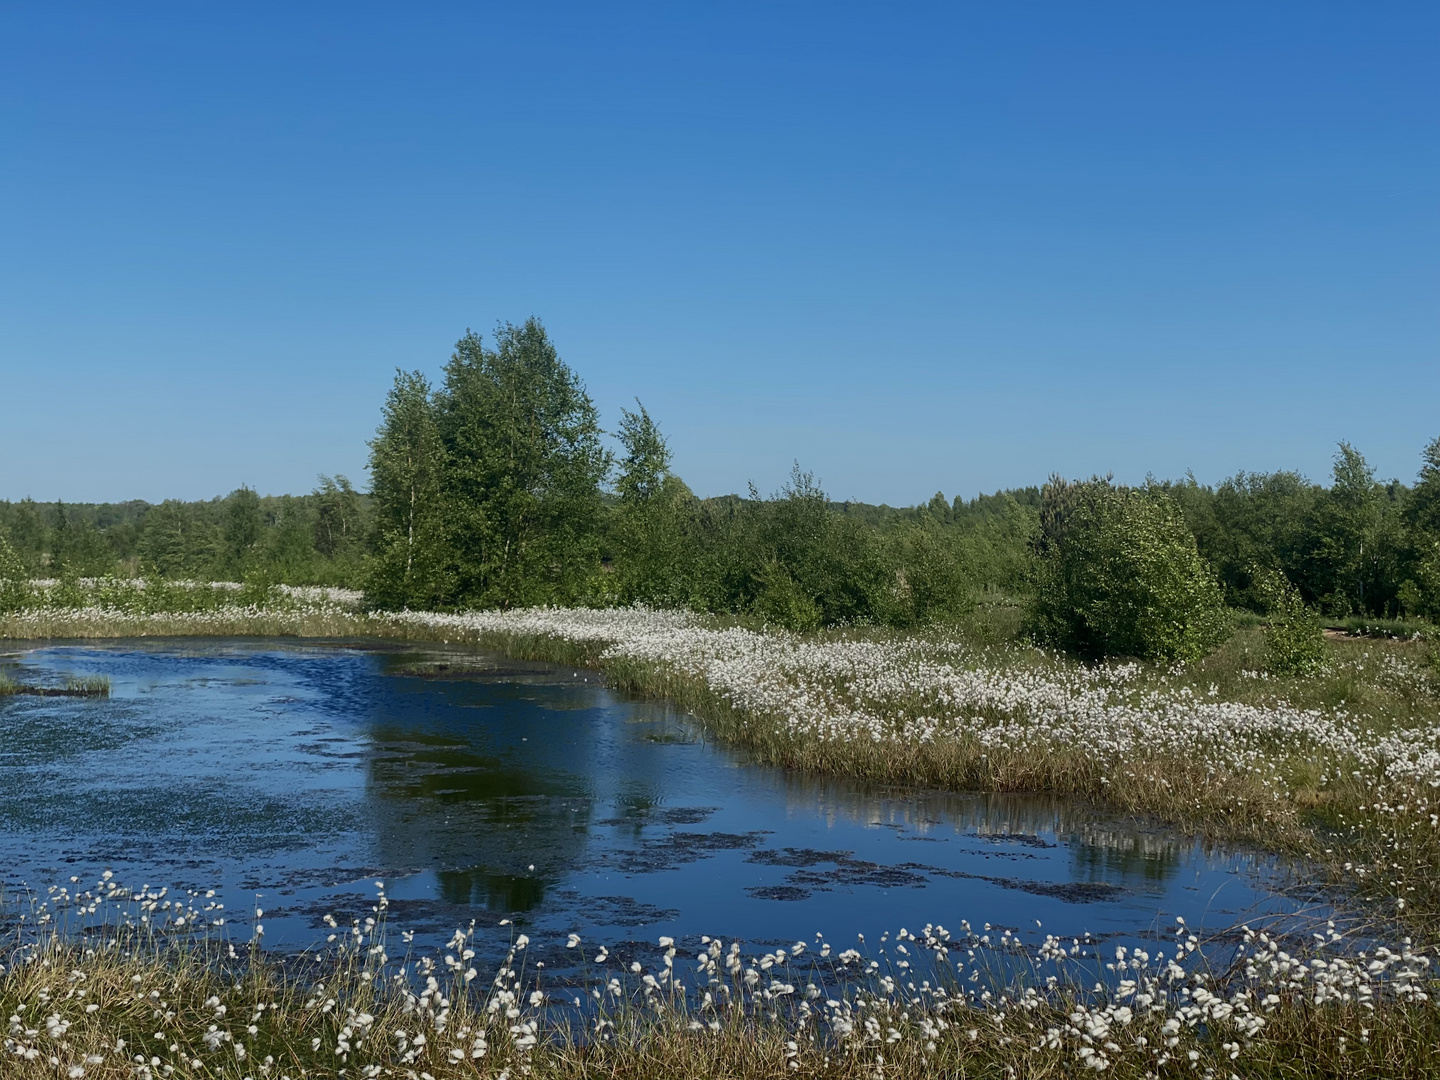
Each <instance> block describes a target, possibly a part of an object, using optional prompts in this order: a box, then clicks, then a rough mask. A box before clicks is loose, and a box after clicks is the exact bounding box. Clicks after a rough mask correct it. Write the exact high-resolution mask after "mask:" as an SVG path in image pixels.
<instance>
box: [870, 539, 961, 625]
mask: <svg viewBox="0 0 1440 1080" xmlns="http://www.w3.org/2000/svg"><path fill="white" fill-rule="evenodd" d="M893 559H894V562H895V589H894V595H893V598H892V602H891V605H890V610H889V611H888V612H887V615H888V618H887V619H886V620H885V621H886V622H888V623H889V624H890V625H892V626H902V627H903V626H923V625H925V624H927V623H934V622H953V621H955V620H957V619H959V618H961V617H963V616H964V615H966V614H967V613H968V612H969V611H970V610H971V609H972V608H974V606H975V591H974V587H973V585H972V583H971V581H970V575H969V573H968V572H967V567H966V566H965V564H964V562H963V561H962V558H961V556H960V553H959V552H958V551H957V550H956V543H955V540H954V538H953V535H949V536H947V534H946V533H945V532H944V531H943V530H942V529H940V528H939V527H936V526H926V525H918V526H912V527H909V528H906V529H902V530H900V531H899V533H898V534H897V535H896V537H895V539H894V550H893Z"/></svg>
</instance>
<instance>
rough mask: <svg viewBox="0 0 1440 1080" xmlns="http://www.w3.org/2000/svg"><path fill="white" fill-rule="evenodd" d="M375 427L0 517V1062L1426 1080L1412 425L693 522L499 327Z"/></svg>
mask: <svg viewBox="0 0 1440 1080" xmlns="http://www.w3.org/2000/svg"><path fill="white" fill-rule="evenodd" d="M370 448H371V456H370V480H371V482H370V486H369V489H368V490H367V491H363V492H362V491H359V490H357V489H356V488H354V487H353V486H352V485H351V484H350V483H349V481H347V480H345V479H344V478H343V477H333V478H332V477H322V478H321V483H320V485H319V486H318V487H317V488H316V490H315V491H314V492H313V493H311V494H309V495H305V496H295V497H288V496H287V497H280V498H273V497H265V498H262V497H260V496H259V495H258V494H257V493H256V492H254V491H252V490H250V489H248V488H242V489H240V490H238V491H235V492H233V493H232V494H230V495H228V496H225V497H223V498H217V499H215V500H212V501H209V502H201V503H184V502H178V501H172V502H166V503H163V504H159V505H149V504H138V503H127V504H113V505H112V504H97V505H70V506H67V505H62V504H38V503H33V502H30V501H22V502H18V503H17V502H9V503H0V771H3V777H0V854H3V859H4V866H5V871H4V889H5V892H4V897H3V905H0V930H3V933H4V935H5V937H4V946H3V956H0V964H3V970H0V1012H3V1015H4V1017H6V1018H8V1028H7V1033H6V1034H5V1036H4V1055H5V1056H4V1058H3V1062H4V1066H5V1070H6V1072H5V1075H7V1076H8V1075H15V1076H17V1077H31V1076H33V1077H41V1076H47V1077H48V1076H56V1075H60V1076H68V1077H75V1078H78V1077H82V1076H100V1077H104V1076H131V1077H143V1078H147V1080H154V1078H158V1077H170V1076H177V1077H190V1076H195V1077H212V1076H225V1077H236V1078H240V1077H258V1076H265V1077H289V1078H291V1080H295V1078H298V1077H300V1076H317V1077H318V1076H338V1075H342V1074H343V1075H345V1076H359V1077H379V1076H398V1077H414V1078H417V1080H426V1078H432V1080H441V1078H445V1077H469V1076H487V1077H490V1076H496V1077H498V1076H507V1077H516V1076H521V1075H529V1076H537V1077H548V1076H554V1077H568V1076H577V1077H579V1076H595V1077H600V1076H606V1077H627V1076H636V1077H639V1076H653V1075H667V1076H696V1077H699V1076H713V1075H720V1074H723V1075H733V1076H737V1077H752V1076H753V1077H760V1076H770V1075H775V1076H782V1075H802V1076H809V1075H813V1076H835V1077H849V1076H855V1077H860V1076H864V1077H871V1076H895V1077H923V1076H937V1077H938V1076H959V1075H967V1076H968V1075H994V1076H1048V1075H1068V1074H1071V1073H1073V1072H1075V1071H1077V1070H1082V1069H1084V1070H1095V1071H1099V1072H1106V1073H1113V1074H1115V1075H1118V1076H1136V1077H1140V1076H1155V1075H1204V1076H1230V1075H1243V1076H1263V1075H1274V1076H1323V1075H1333V1074H1335V1073H1337V1072H1345V1073H1348V1074H1351V1075H1354V1076H1377V1077H1379V1076H1395V1075H1417V1076H1418V1075H1423V1074H1426V1073H1433V1072H1435V1071H1436V1070H1440V1010H1437V1004H1436V996H1435V993H1436V990H1437V988H1440V983H1437V973H1436V968H1435V965H1434V961H1433V957H1434V955H1435V947H1436V945H1437V943H1440V872H1437V871H1440V639H1437V632H1436V629H1435V625H1434V620H1436V618H1437V617H1440V607H1437V604H1440V589H1437V583H1440V577H1437V574H1440V439H1437V440H1435V441H1434V442H1432V443H1430V444H1429V446H1428V447H1426V448H1425V449H1424V451H1423V453H1422V454H1421V457H1420V462H1419V467H1418V471H1417V475H1416V477H1415V479H1414V481H1413V482H1412V483H1402V482H1400V481H1391V482H1381V481H1380V480H1378V479H1377V478H1376V477H1375V475H1374V471H1373V469H1371V468H1370V466H1369V465H1368V464H1367V462H1366V460H1365V458H1364V456H1363V455H1362V454H1361V452H1360V451H1359V450H1357V449H1355V448H1354V447H1351V446H1350V445H1348V444H1343V443H1342V444H1340V446H1339V447H1338V448H1337V450H1336V453H1335V458H1334V471H1333V475H1332V476H1331V477H1330V478H1329V480H1328V483H1325V484H1321V483H1313V482H1311V481H1309V480H1306V479H1305V478H1303V477H1301V476H1300V475H1298V474H1296V473H1284V472H1281V473H1270V474H1240V475H1238V476H1235V477H1233V478H1232V479H1230V480H1227V481H1225V482H1224V483H1222V484H1220V485H1218V486H1216V487H1207V486H1204V485H1201V484H1199V483H1197V482H1196V481H1194V480H1193V478H1192V479H1187V480H1186V481H1183V482H1178V483H1169V482H1159V481H1151V482H1149V483H1147V484H1146V485H1144V486H1141V487H1127V486H1124V485H1120V484H1116V483H1114V482H1113V481H1112V480H1110V479H1108V478H1100V477H1095V478H1091V479H1088V480H1084V479H1082V480H1067V479H1064V478H1060V477H1051V478H1050V479H1049V480H1048V481H1047V482H1045V483H1044V484H1042V485H1037V486H1035V487H1031V488H1025V489H1018V490H1011V491H1002V492H998V493H996V494H995V495H992V496H983V497H979V498H976V499H973V500H968V501H967V500H963V499H954V500H947V499H946V498H945V497H944V496H942V495H937V496H936V497H935V498H934V499H932V500H930V502H928V503H926V504H923V505H919V506H915V507H910V508H900V509H897V508H891V507H886V506H871V505H863V504H858V503H837V502H834V501H832V500H831V499H830V498H829V497H828V496H827V495H826V494H825V492H824V491H823V490H821V488H820V487H819V486H818V485H817V483H816V482H815V480H814V479H813V478H812V477H811V476H810V475H809V474H807V473H805V472H803V471H801V470H800V468H799V467H798V466H797V467H796V469H795V470H794V472H793V473H792V476H791V479H790V481H789V483H788V484H787V485H786V486H785V487H784V488H783V489H782V490H781V491H779V492H776V493H774V494H773V495H769V496H765V495H762V494H760V493H759V492H757V491H755V490H754V489H753V488H752V489H751V490H750V491H749V492H748V493H747V494H746V495H745V496H743V497H742V496H731V497H726V498H720V499H700V498H697V497H696V496H694V495H693V494H692V493H691V491H690V489H689V488H688V487H687V486H686V485H685V483H684V482H683V481H682V480H681V479H680V478H679V477H678V476H676V475H675V474H674V473H673V472H672V469H671V456H670V450H669V446H668V443H667V439H666V437H665V436H664V434H663V433H662V431H661V428H660V425H659V424H658V423H657V422H656V421H655V420H654V419H653V418H652V417H651V416H650V414H649V413H648V412H647V411H646V410H645V408H644V407H643V406H639V405H637V408H636V410H635V411H633V412H632V411H628V410H627V411H624V412H622V413H621V415H620V417H619V423H618V425H617V426H616V429H615V431H614V438H613V440H612V441H610V442H607V440H606V436H605V434H604V432H603V431H602V428H601V425H600V418H599V415H598V412H597V410H596V409H595V407H594V405H593V404H592V403H591V401H590V399H589V397H588V395H587V394H586V392H585V389H584V386H583V384H582V383H581V382H580V380H579V378H578V377H577V376H576V375H575V373H574V372H573V371H572V370H571V369H570V368H569V367H568V366H566V365H565V364H564V363H563V362H562V361H561V360H560V358H559V356H558V353H557V352H556V350H555V347H554V345H553V344H552V343H551V341H550V339H549V336H548V334H547V332H546V331H545V329H544V327H543V326H541V325H540V324H539V323H538V322H536V321H534V320H531V321H529V322H527V323H525V324H523V325H520V326H514V325H509V324H505V325H502V326H501V327H499V328H498V329H497V331H496V333H495V335H494V337H493V339H492V341H491V342H487V341H485V340H484V339H482V338H481V337H480V336H478V335H475V334H471V333H467V335H466V336H465V337H464V338H462V339H461V340H460V341H459V342H458V344H457V346H456V348H455V351H454V354H453V356H452V358H451V360H450V362H449V364H448V365H447V366H446V367H445V369H444V371H443V375H442V379H441V381H440V383H439V384H438V385H436V386H432V385H431V383H430V382H429V380H428V379H427V377H426V376H425V375H424V374H423V373H421V372H401V373H399V374H398V375H397V378H396V380H395V384H394V387H393V389H392V391H391V393H390V395H389V398H388V399H387V400H386V401H385V403H384V405H383V408H382V410H381V420H380V425H379V428H378V430H377V433H376V436H375V438H374V440H373V441H372V443H371V445H370Z"/></svg>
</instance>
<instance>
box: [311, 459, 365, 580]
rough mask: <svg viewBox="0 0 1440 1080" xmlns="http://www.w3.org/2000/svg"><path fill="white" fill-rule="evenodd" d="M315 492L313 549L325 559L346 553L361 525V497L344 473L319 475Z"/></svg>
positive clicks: (352, 544)
mask: <svg viewBox="0 0 1440 1080" xmlns="http://www.w3.org/2000/svg"><path fill="white" fill-rule="evenodd" d="M314 495H315V536H314V544H315V550H316V551H318V552H320V554H321V555H324V556H325V557H326V558H327V559H334V558H337V557H339V556H341V555H344V554H346V553H348V552H349V551H350V550H351V548H352V547H353V546H354V543H355V540H356V533H357V530H358V527H359V524H360V496H359V495H358V494H356V492H355V489H354V488H353V487H351V486H350V481H349V480H347V479H346V478H345V477H344V476H341V475H339V474H336V475H335V476H333V477H331V476H324V475H321V477H320V484H319V486H318V487H317V488H316V489H315V491H314Z"/></svg>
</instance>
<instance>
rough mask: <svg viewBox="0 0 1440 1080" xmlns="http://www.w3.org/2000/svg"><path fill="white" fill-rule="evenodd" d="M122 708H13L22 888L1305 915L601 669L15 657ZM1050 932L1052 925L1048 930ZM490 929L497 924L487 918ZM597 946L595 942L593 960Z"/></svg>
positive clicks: (1173, 860) (182, 650)
mask: <svg viewBox="0 0 1440 1080" xmlns="http://www.w3.org/2000/svg"><path fill="white" fill-rule="evenodd" d="M0 672H4V673H6V674H9V675H10V676H11V677H12V678H17V679H20V680H22V681H28V682H35V683H49V684H52V685H59V684H61V683H63V680H64V678H65V676H67V675H106V676H108V677H109V678H110V680H111V682H112V686H113V693H112V697H111V698H110V699H109V700H82V699H73V698H56V697H13V698H8V699H5V698H0V878H3V880H4V881H5V882H6V883H7V884H8V885H10V886H12V887H13V886H16V885H19V884H21V883H28V884H30V885H31V886H42V887H43V886H45V885H48V884H52V883H68V881H69V879H70V877H71V876H72V875H75V876H78V877H79V878H80V882H81V885H82V887H83V886H84V885H86V884H89V883H93V881H94V880H95V875H96V874H97V873H98V872H100V871H101V870H103V869H107V868H108V869H112V870H114V871H115V873H116V874H117V876H118V877H119V879H120V880H122V881H124V882H125V883H126V884H127V885H130V886H131V887H132V888H133V887H138V886H139V885H140V884H142V883H148V884H150V885H152V886H158V885H171V886H178V887H186V888H217V889H219V890H220V891H221V896H222V897H223V898H224V899H225V900H226V901H227V902H228V904H229V908H230V910H231V911H234V912H236V913H237V914H239V913H240V912H241V911H245V912H248V909H249V908H250V906H251V904H252V903H253V902H254V897H253V895H251V894H254V893H260V894H261V896H262V898H261V900H260V904H261V906H263V907H264V908H265V909H266V916H265V920H264V922H265V926H266V940H267V942H268V943H269V944H270V945H271V946H275V945H293V946H300V945H306V944H309V943H311V942H314V941H315V940H316V939H317V938H318V937H319V936H321V935H322V934H323V933H324V928H323V924H322V923H321V921H320V920H321V917H322V916H323V915H324V914H326V913H331V912H333V913H335V914H337V915H338V916H339V917H340V918H341V919H342V921H343V920H345V919H346V918H348V917H349V916H351V915H365V914H368V913H369V910H370V904H371V903H372V902H373V901H372V898H373V894H374V887H373V882H374V881H375V880H377V879H379V880H384V881H385V882H386V885H387V889H388V891H389V893H390V895H391V896H392V897H393V898H394V901H395V902H394V907H393V909H392V910H393V912H394V918H395V921H397V922H398V923H400V924H401V926H402V927H403V928H407V929H411V930H415V931H417V932H418V934H419V935H420V936H421V937H420V939H421V940H422V941H424V940H426V939H427V938H444V937H448V936H449V934H450V933H451V932H452V931H453V930H454V929H455V928H456V927H457V926H464V925H468V924H469V923H470V921H471V920H476V921H477V923H478V925H479V926H480V927H482V937H483V936H484V935H485V934H487V933H488V934H489V935H490V938H491V939H493V940H495V941H497V942H498V941H502V940H506V939H508V936H509V935H510V934H511V933H512V932H513V931H512V928H511V927H510V926H502V925H501V920H502V919H506V918H509V919H511V920H513V921H514V923H515V924H518V925H520V926H522V927H523V928H524V929H525V930H526V932H528V933H529V934H531V935H532V937H535V938H536V940H537V943H538V942H539V941H540V940H541V939H542V938H543V939H544V940H547V941H548V940H550V938H555V939H557V940H558V939H563V938H564V936H565V934H566V933H568V932H570V931H576V932H578V933H580V934H582V935H583V936H584V937H585V938H586V939H587V941H625V940H649V941H652V942H653V941H654V940H655V938H656V937H657V936H658V935H662V934H668V935H672V936H675V937H677V938H682V937H690V936H693V935H697V934H701V933H708V934H712V935H720V936H724V937H725V938H727V939H733V938H740V939H744V940H748V941H751V942H755V943H762V942H781V941H794V940H796V939H799V938H806V939H810V940H813V938H814V935H815V933H816V932H823V933H824V934H825V935H826V937H827V938H829V939H830V940H832V941H835V942H838V943H841V946H842V947H843V943H845V942H847V941H853V940H854V935H855V934H857V933H865V934H866V935H867V936H868V935H875V934H878V933H879V932H880V931H882V930H893V929H895V928H897V927H901V926H907V927H910V928H912V929H916V928H918V927H920V926H923V925H924V924H925V923H927V922H934V923H941V924H944V925H946V926H947V927H951V928H952V929H958V927H959V924H960V922H961V920H962V919H968V920H969V921H970V922H971V923H972V924H973V925H974V926H975V927H976V929H977V930H978V929H979V928H980V927H981V926H982V924H985V923H990V924H993V925H994V926H995V927H997V928H999V927H1009V928H1015V929H1018V930H1020V931H1022V932H1023V934H1024V936H1026V937H1027V938H1028V937H1033V936H1035V935H1037V934H1042V933H1056V934H1061V935H1064V936H1066V937H1071V936H1079V935H1082V934H1085V933H1089V934H1092V935H1094V936H1096V937H1098V938H1101V939H1105V940H1116V941H1130V940H1140V939H1143V938H1146V937H1148V936H1149V935H1151V934H1153V933H1154V932H1156V931H1158V930H1160V929H1162V928H1164V927H1167V926H1173V925H1174V919H1175V916H1177V915H1180V916H1183V917H1184V918H1185V919H1186V920H1187V922H1189V923H1190V924H1191V925H1192V926H1210V927H1213V928H1223V927H1227V926H1230V925H1232V924H1234V923H1236V922H1238V921H1241V920H1243V919H1255V918H1257V917H1260V916H1262V915H1263V914H1264V913H1279V912H1285V911H1290V910H1293V909H1295V908H1296V907H1297V906H1298V904H1299V901H1297V900H1295V899H1292V898H1288V897H1286V896H1285V895H1282V894H1281V893H1279V892H1277V891H1274V890H1273V888H1272V886H1273V885H1274V883H1275V881H1276V880H1277V873H1278V872H1277V869H1276V867H1274V866H1273V865H1271V864H1269V863H1268V862H1267V861H1266V860H1264V859H1261V858H1257V857H1255V856H1253V855H1247V854H1243V853H1237V852H1224V851H1214V850H1207V849H1206V848H1204V847H1203V846H1202V845H1200V844H1198V843H1197V842H1195V841H1193V840H1191V839H1187V838H1185V837H1181V836H1178V835H1175V834H1173V833H1171V832H1167V831H1165V830H1163V829H1158V828H1155V827H1152V826H1148V825H1146V824H1145V823H1143V822H1137V821H1132V820H1116V819H1114V818H1112V817H1106V816H1105V815H1103V814H1101V813H1098V812H1096V811H1094V810H1092V809H1090V808H1088V807H1086V806H1083V805H1077V804H1075V803H1073V802H1067V801H1065V800H1057V799H1051V798H1043V797H1001V796H976V795H957V794H949V793H941V792H930V791H905V790H894V789H877V788H874V787H869V786H865V785H861V784H857V783H851V782H847V781H840V780H833V779H818V778H815V777H810V776H804V775H797V774H794V773H789V772H786V771H783V770H778V769H772V768H763V767H757V766H754V765H750V764H747V763H746V762H745V761H744V759H743V757H741V756H739V755H737V754H735V753H733V752H729V751H726V750H723V749H719V748H716V747H714V746H711V745H707V744H706V743H705V742H703V741H702V740H701V738H700V737H699V734H698V733H697V731H696V729H695V728H694V727H693V726H691V725H690V724H689V723H687V722H686V718H685V717H684V716H683V715H680V714H677V713H676V712H675V711H674V710H671V709H668V708H666V707H665V706H663V705H654V704H647V703H637V702H633V701H628V700H625V699H623V698H620V697H618V696H617V695H615V694H614V693H612V692H610V691H608V690H606V689H605V688H603V687H602V686H601V685H599V683H598V682H597V681H596V679H595V677H594V676H593V675H588V674H585V673H581V672H574V671H571V670H569V669H563V668H555V667H549V666H545V665H534V664H516V663H513V662H510V661H506V660H503V659H501V658H499V657H494V656H486V655H483V654H477V653H474V652H473V651H466V652H460V651H455V650H446V649H442V648H431V647H423V648H411V647H402V646H393V647H391V646H385V647H380V648H376V647H374V646H373V645H369V646H363V647H341V646H314V645H307V646H299V645H294V644H286V643H280V642H275V641H258V642H257V641H244V642H237V641H219V642H217V641H215V640H214V639H206V640H196V641H174V640H168V641H163V642H149V641H147V642H124V643H120V644H115V645H108V646H103V647H46V648H38V649H33V650H28V651H15V652H12V653H11V654H10V655H8V656H4V657H0ZM1037 921H1038V922H1039V923H1041V924H1043V931H1042V930H1039V929H1037V927H1036V923H1037ZM483 928H493V929H488V930H486V929H483ZM572 955H573V954H572Z"/></svg>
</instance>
